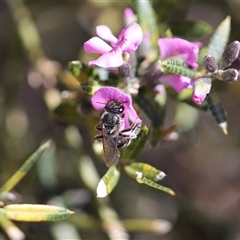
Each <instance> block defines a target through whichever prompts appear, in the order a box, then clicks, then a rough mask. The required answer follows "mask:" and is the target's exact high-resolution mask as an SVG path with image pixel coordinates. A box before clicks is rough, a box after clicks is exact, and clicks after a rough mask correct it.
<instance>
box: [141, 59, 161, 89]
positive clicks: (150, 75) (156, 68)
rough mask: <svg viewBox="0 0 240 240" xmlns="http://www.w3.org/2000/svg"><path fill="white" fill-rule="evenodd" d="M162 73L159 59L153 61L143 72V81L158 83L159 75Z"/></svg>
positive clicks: (150, 83) (151, 83)
mask: <svg viewBox="0 0 240 240" xmlns="http://www.w3.org/2000/svg"><path fill="white" fill-rule="evenodd" d="M162 75H163V69H162V67H161V65H160V63H159V61H157V62H154V63H153V64H152V65H151V66H150V67H149V68H148V69H147V70H146V72H145V73H144V74H143V77H142V79H143V81H145V83H146V84H149V85H156V84H157V83H159V80H158V79H159V77H161V76H162Z"/></svg>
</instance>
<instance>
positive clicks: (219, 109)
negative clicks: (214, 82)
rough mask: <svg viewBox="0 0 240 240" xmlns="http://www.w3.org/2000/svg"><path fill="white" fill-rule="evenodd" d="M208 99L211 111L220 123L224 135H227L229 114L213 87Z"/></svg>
mask: <svg viewBox="0 0 240 240" xmlns="http://www.w3.org/2000/svg"><path fill="white" fill-rule="evenodd" d="M206 99H207V103H208V107H209V110H210V111H211V113H212V115H213V117H214V118H215V120H216V122H217V123H218V126H219V127H220V128H221V129H222V131H223V133H224V134H226V135H227V134H228V131H227V114H226V111H225V109H224V107H223V105H222V102H221V100H220V98H219V97H218V94H217V92H216V91H215V89H214V88H213V87H212V89H211V92H210V93H209V94H208V95H207V98H206Z"/></svg>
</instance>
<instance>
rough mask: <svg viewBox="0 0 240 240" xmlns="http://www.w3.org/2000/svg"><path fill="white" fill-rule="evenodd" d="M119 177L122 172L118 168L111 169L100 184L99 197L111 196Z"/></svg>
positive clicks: (98, 188)
mask: <svg viewBox="0 0 240 240" xmlns="http://www.w3.org/2000/svg"><path fill="white" fill-rule="evenodd" d="M119 177H120V171H119V170H118V169H117V168H116V166H112V167H110V168H109V169H108V171H107V172H106V173H105V175H104V176H103V177H102V178H101V180H100V182H99V184H98V187H97V197H106V196H107V195H109V194H110V193H111V192H112V190H113V189H114V188H115V187H116V185H117V183H118V180H119Z"/></svg>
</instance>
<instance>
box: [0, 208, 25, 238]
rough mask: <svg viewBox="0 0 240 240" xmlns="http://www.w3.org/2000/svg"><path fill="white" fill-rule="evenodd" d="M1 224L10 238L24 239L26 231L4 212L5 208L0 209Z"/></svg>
mask: <svg viewBox="0 0 240 240" xmlns="http://www.w3.org/2000/svg"><path fill="white" fill-rule="evenodd" d="M0 226H1V228H2V229H3V230H4V232H5V233H6V234H7V235H8V237H9V239H14V240H15V239H16V240H24V239H25V235H24V233H23V232H22V231H21V230H20V229H19V228H18V227H17V226H16V225H15V224H14V223H13V222H12V221H11V220H10V219H9V218H7V216H6V215H5V214H4V211H3V209H0Z"/></svg>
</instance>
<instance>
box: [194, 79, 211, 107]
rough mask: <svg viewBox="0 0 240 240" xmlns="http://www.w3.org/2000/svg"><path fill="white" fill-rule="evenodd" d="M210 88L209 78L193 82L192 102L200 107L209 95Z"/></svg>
mask: <svg viewBox="0 0 240 240" xmlns="http://www.w3.org/2000/svg"><path fill="white" fill-rule="evenodd" d="M211 86H212V80H211V79H210V78H199V79H197V80H196V81H195V82H194V86H193V94H192V100H193V102H195V103H196V104H198V105H200V104H202V102H203V101H204V99H205V98H206V96H207V94H209V92H210V90H211Z"/></svg>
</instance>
